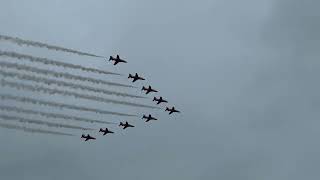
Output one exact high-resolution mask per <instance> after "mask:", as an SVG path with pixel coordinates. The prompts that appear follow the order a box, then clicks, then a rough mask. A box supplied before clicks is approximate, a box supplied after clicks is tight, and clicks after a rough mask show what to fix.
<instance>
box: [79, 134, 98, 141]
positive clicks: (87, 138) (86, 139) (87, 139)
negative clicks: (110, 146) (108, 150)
mask: <svg viewBox="0 0 320 180" xmlns="http://www.w3.org/2000/svg"><path fill="white" fill-rule="evenodd" d="M81 138H83V139H85V141H89V140H95V139H96V138H94V137H92V136H90V135H89V134H88V135H87V136H86V135H84V134H82V136H81Z"/></svg>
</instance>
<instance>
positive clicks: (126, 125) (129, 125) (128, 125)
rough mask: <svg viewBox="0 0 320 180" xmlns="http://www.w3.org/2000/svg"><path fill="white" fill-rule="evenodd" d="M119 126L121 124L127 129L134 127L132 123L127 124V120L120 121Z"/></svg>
mask: <svg viewBox="0 0 320 180" xmlns="http://www.w3.org/2000/svg"><path fill="white" fill-rule="evenodd" d="M119 126H123V129H127V128H128V127H134V126H133V125H131V124H129V123H128V121H126V123H123V122H120V124H119Z"/></svg>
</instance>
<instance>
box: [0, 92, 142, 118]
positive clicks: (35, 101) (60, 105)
mask: <svg viewBox="0 0 320 180" xmlns="http://www.w3.org/2000/svg"><path fill="white" fill-rule="evenodd" d="M0 99H2V100H11V101H19V102H23V103H29V104H35V105H42V106H50V107H57V108H65V109H73V110H79V111H88V112H94V113H97V114H109V115H116V116H126V117H137V115H132V114H125V113H118V112H112V111H105V110H100V109H93V108H87V107H82V106H76V105H69V104H63V103H56V102H50V101H42V100H38V99H33V98H27V97H19V96H12V95H9V94H0Z"/></svg>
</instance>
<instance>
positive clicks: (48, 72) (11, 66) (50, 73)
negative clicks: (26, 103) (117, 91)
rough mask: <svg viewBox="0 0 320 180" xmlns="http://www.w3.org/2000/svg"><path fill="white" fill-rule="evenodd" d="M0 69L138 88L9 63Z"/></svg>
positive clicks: (1, 65) (1, 63) (4, 63)
mask: <svg viewBox="0 0 320 180" xmlns="http://www.w3.org/2000/svg"><path fill="white" fill-rule="evenodd" d="M0 67H6V68H13V69H17V70H19V71H20V70H24V71H30V72H33V73H37V74H43V75H46V76H47V75H51V76H53V77H56V78H61V77H63V78H65V79H70V80H78V81H87V82H91V83H95V84H104V85H107V86H117V87H129V88H136V87H135V86H131V85H126V84H120V83H114V82H108V81H104V80H100V79H94V78H89V77H83V76H77V75H72V74H69V73H60V72H56V71H51V70H46V69H39V68H35V67H32V66H26V65H21V64H18V63H8V62H0Z"/></svg>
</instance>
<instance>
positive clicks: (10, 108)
mask: <svg viewBox="0 0 320 180" xmlns="http://www.w3.org/2000/svg"><path fill="white" fill-rule="evenodd" d="M0 109H1V110H2V111H7V112H16V113H24V114H35V115H40V116H43V117H45V118H55V119H64V120H72V121H80V122H88V123H101V124H116V123H113V122H107V121H100V120H95V119H87V118H82V117H76V116H69V115H64V114H58V113H48V112H42V111H36V110H29V109H23V108H18V107H13V106H2V105H0Z"/></svg>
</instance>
